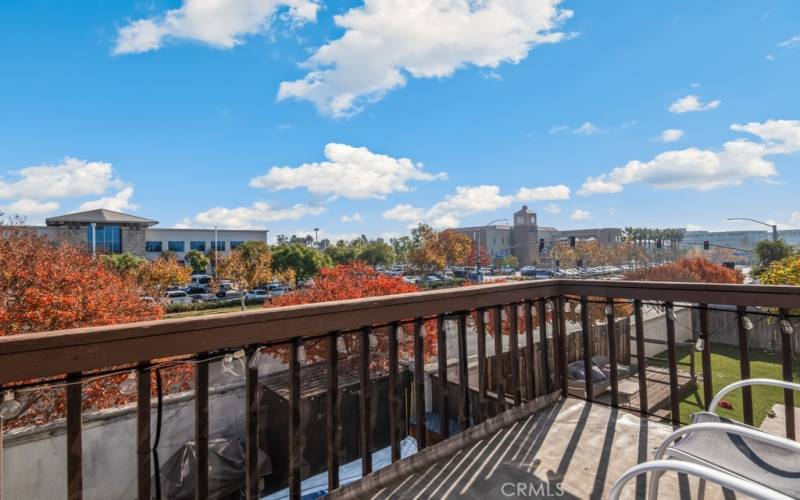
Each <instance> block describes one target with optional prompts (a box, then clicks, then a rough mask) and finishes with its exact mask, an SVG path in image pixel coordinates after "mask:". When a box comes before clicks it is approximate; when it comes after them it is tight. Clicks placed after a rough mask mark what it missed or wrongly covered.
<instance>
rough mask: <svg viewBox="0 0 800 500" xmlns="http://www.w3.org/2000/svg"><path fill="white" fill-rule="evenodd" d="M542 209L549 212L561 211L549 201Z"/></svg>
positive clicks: (556, 212)
mask: <svg viewBox="0 0 800 500" xmlns="http://www.w3.org/2000/svg"><path fill="white" fill-rule="evenodd" d="M544 211H545V212H547V213H549V214H558V213H561V207H560V206H558V205H556V204H555V203H550V204H549V205H546V206H545V207H544Z"/></svg>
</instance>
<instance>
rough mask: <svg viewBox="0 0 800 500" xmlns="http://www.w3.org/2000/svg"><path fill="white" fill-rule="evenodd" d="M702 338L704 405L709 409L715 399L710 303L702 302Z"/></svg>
mask: <svg viewBox="0 0 800 500" xmlns="http://www.w3.org/2000/svg"><path fill="white" fill-rule="evenodd" d="M700 338H701V339H703V351H702V353H701V359H700V361H701V364H702V366H703V406H704V407H705V409H706V410H707V409H708V405H709V403H711V400H712V399H714V379H713V377H714V374H713V372H712V370H711V335H710V334H709V327H708V304H700Z"/></svg>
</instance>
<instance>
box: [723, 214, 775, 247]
mask: <svg viewBox="0 0 800 500" xmlns="http://www.w3.org/2000/svg"><path fill="white" fill-rule="evenodd" d="M725 220H746V221H750V222H755V223H756V224H761V225H762V226H767V227H771V228H772V241H778V225H777V224H770V223H768V222H763V221H760V220H756V219H750V218H748V217H728V218H727V219H725Z"/></svg>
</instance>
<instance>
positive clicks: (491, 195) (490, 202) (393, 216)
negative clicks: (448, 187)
mask: <svg viewBox="0 0 800 500" xmlns="http://www.w3.org/2000/svg"><path fill="white" fill-rule="evenodd" d="M513 201H514V196H506V195H502V194H501V193H500V188H499V187H497V186H489V185H482V186H459V187H457V188H456V192H455V193H454V194H451V195H448V196H446V197H445V199H444V200H442V201H440V202H439V203H436V204H435V205H433V206H432V207H430V208H419V207H414V206H412V205H408V204H404V203H403V204H399V205H396V206H394V207H392V208H391V209H389V210H387V211H385V212H384V213H383V218H384V219H389V220H397V221H403V222H408V223H410V224H409V225H411V226H413V225H415V224H417V223H419V222H426V223H428V224H431V225H432V226H434V227H453V226H456V225H458V222H459V217H462V216H465V215H473V214H477V213H480V212H492V211H494V210H497V209H499V208H506V207H508V206H509V205H511V203H512V202H513Z"/></svg>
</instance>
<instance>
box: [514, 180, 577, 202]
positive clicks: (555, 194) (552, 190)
mask: <svg viewBox="0 0 800 500" xmlns="http://www.w3.org/2000/svg"><path fill="white" fill-rule="evenodd" d="M569 193H570V191H569V188H568V187H567V186H565V185H563V184H559V185H557V186H541V187H535V188H525V187H524V188H520V190H519V191H518V192H517V200H519V201H549V200H568V199H569Z"/></svg>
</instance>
